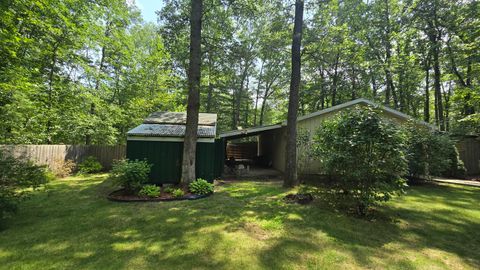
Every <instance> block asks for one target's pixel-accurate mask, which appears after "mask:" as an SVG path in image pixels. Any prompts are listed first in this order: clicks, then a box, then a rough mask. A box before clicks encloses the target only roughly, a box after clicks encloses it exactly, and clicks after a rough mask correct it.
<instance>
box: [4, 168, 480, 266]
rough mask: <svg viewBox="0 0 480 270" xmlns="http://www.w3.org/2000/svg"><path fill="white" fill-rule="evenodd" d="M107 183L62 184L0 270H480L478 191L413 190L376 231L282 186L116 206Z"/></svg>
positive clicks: (22, 217)
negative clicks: (293, 196)
mask: <svg viewBox="0 0 480 270" xmlns="http://www.w3.org/2000/svg"><path fill="white" fill-rule="evenodd" d="M105 179H106V175H96V176H92V177H89V178H82V177H72V178H67V179H64V180H57V181H54V182H52V183H51V184H50V185H49V188H48V189H47V190H45V191H38V192H37V193H36V194H35V195H34V196H33V197H32V198H31V199H30V200H28V201H25V202H24V203H22V205H21V209H20V211H19V213H18V214H17V215H15V216H14V217H13V218H12V219H10V220H9V221H8V222H7V224H6V228H5V229H3V231H0V268H1V269H52V268H54V269H125V268H126V269H145V268H151V269H207V268H210V269H212V268H213V269H355V268H377V269H385V268H386V269H479V268H480V206H479V202H480V189H478V188H470V187H463V186H453V185H438V186H433V185H432V186H420V187H412V188H410V189H409V190H408V193H407V195H405V196H403V197H399V198H396V199H395V200H393V201H392V202H389V203H387V204H386V205H385V206H384V207H382V208H380V209H379V211H380V212H381V214H382V216H387V217H389V218H380V219H377V220H375V221H366V220H360V219H356V218H354V217H350V216H346V215H344V214H341V213H335V212H332V211H328V210H325V209H322V207H320V206H319V205H315V204H312V205H307V206H301V205H293V204H285V203H283V202H282V200H281V198H282V197H283V196H284V195H285V194H286V193H287V190H285V189H283V188H282V187H281V186H280V184H279V183H261V182H243V183H233V184H225V185H222V186H217V187H216V192H215V194H214V195H213V196H211V197H209V198H207V199H201V200H198V201H176V202H151V203H150V202H149V203H118V202H110V201H108V200H107V199H106V198H105V197H106V195H107V194H108V193H109V192H110V191H112V190H114V189H115V187H114V186H113V185H112V183H111V182H110V181H109V180H105Z"/></svg>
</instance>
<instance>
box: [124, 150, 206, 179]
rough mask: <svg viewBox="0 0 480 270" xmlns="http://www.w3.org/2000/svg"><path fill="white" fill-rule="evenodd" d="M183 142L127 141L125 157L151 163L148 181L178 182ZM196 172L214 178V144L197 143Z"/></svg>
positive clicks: (203, 176) (198, 175) (201, 175)
mask: <svg viewBox="0 0 480 270" xmlns="http://www.w3.org/2000/svg"><path fill="white" fill-rule="evenodd" d="M182 156H183V142H159V141H127V158H128V159H130V160H135V159H138V160H143V159H146V160H147V161H148V162H149V163H150V164H152V165H153V166H152V169H151V171H150V181H151V182H152V183H155V184H166V183H170V184H176V183H179V182H180V177H181V165H182ZM196 162H197V164H196V174H197V177H199V178H204V179H206V180H208V181H213V179H214V178H215V144H214V143H197V157H196Z"/></svg>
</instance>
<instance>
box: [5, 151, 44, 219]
mask: <svg viewBox="0 0 480 270" xmlns="http://www.w3.org/2000/svg"><path fill="white" fill-rule="evenodd" d="M52 179H53V176H52V175H51V173H49V172H48V170H47V168H46V167H45V166H38V165H35V164H33V162H31V161H29V160H27V159H25V158H22V157H20V158H15V157H13V156H12V155H10V154H7V153H3V152H1V151H0V220H1V219H3V218H4V217H6V216H8V215H9V214H11V213H14V212H15V211H16V210H17V205H18V202H19V201H20V200H22V199H24V198H27V197H28V190H27V189H28V188H34V189H35V188H37V187H39V186H40V185H42V184H45V183H47V182H48V181H50V180H52Z"/></svg>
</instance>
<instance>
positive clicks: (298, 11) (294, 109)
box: [283, 0, 303, 187]
mask: <svg viewBox="0 0 480 270" xmlns="http://www.w3.org/2000/svg"><path fill="white" fill-rule="evenodd" d="M302 26H303V0H296V1H295V24H294V27H293V38H292V75H291V80H290V95H289V100H288V116H287V146H286V152H285V176H284V177H285V178H284V182H283V185H284V186H285V187H293V186H295V185H297V184H298V179H297V114H298V92H299V88H300V79H301V77H300V76H301V54H300V49H301V45H302Z"/></svg>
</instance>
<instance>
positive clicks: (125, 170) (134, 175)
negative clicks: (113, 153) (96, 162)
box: [111, 160, 151, 194]
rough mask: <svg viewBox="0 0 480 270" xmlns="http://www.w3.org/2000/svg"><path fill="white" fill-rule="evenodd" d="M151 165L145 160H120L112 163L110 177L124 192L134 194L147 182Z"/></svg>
mask: <svg viewBox="0 0 480 270" xmlns="http://www.w3.org/2000/svg"><path fill="white" fill-rule="evenodd" d="M150 169H151V165H150V164H148V162H147V161H145V160H142V161H140V160H134V161H130V160H121V161H118V162H116V163H115V164H114V165H113V168H112V171H111V177H112V178H113V179H114V180H115V181H116V182H117V183H118V184H120V185H121V186H122V187H123V188H124V189H125V191H126V192H128V193H130V194H136V193H137V192H138V191H139V190H140V189H141V188H142V186H143V184H145V183H146V182H148V174H149V173H150Z"/></svg>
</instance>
